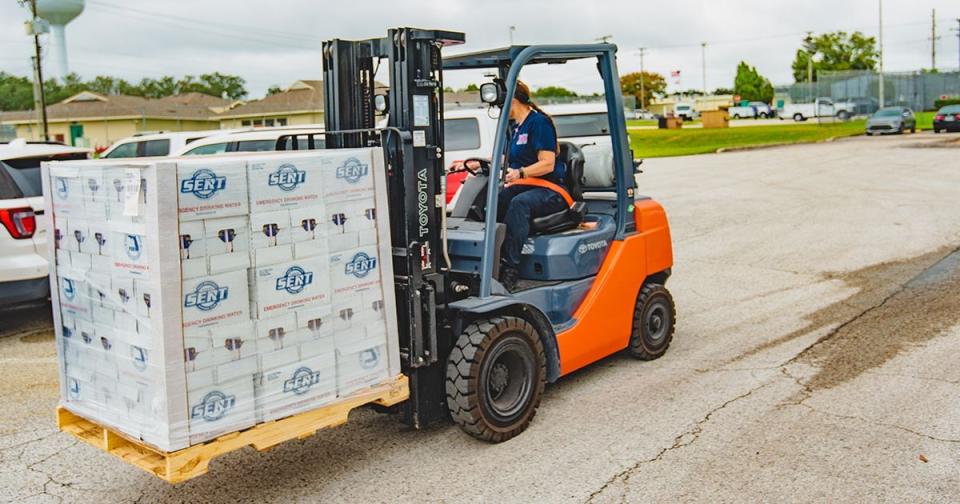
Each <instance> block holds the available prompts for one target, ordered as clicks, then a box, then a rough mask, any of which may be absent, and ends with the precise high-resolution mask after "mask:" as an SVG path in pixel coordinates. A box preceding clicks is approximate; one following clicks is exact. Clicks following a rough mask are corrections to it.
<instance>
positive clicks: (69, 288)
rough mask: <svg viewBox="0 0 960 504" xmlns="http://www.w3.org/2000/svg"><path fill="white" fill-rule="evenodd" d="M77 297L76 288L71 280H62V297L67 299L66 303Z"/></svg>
mask: <svg viewBox="0 0 960 504" xmlns="http://www.w3.org/2000/svg"><path fill="white" fill-rule="evenodd" d="M76 295H77V287H76V286H75V285H74V283H73V280H70V279H69V278H64V279H63V296H64V297H66V298H67V300H68V301H71V300H73V298H74V297H75V296H76Z"/></svg>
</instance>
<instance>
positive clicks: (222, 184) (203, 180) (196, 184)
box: [180, 168, 227, 199]
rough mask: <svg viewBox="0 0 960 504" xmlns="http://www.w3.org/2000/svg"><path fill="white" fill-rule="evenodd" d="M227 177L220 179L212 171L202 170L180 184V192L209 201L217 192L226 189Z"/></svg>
mask: <svg viewBox="0 0 960 504" xmlns="http://www.w3.org/2000/svg"><path fill="white" fill-rule="evenodd" d="M226 187H227V177H220V176H218V175H217V174H216V173H214V172H213V171H212V170H208V169H206V168H201V169H199V170H197V171H195V172H193V175H191V176H190V178H188V179H183V181H182V182H181V183H180V192H181V193H183V194H193V195H194V196H196V197H198V198H200V199H207V198H209V197H211V196H213V195H214V194H216V193H217V191H220V190H223V189H226Z"/></svg>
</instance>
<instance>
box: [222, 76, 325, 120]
mask: <svg viewBox="0 0 960 504" xmlns="http://www.w3.org/2000/svg"><path fill="white" fill-rule="evenodd" d="M217 118H218V119H219V121H220V128H223V129H227V128H243V127H258V126H263V127H270V126H294V125H301V124H323V81H319V80H299V81H297V82H294V83H293V85H291V86H290V87H289V88H287V89H286V90H285V91H282V92H280V93H276V94H273V95H270V96H267V97H264V98H262V99H260V100H251V101H248V102H245V103H241V104H238V105H236V106H234V107H232V108H230V109H229V110H226V111H224V112H223V113H221V114H219V115H218V116H217Z"/></svg>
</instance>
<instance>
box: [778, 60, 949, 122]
mask: <svg viewBox="0 0 960 504" xmlns="http://www.w3.org/2000/svg"><path fill="white" fill-rule="evenodd" d="M883 95H884V105H885V106H893V105H900V106H904V107H910V108H912V109H913V110H918V111H919V110H932V109H934V108H935V105H934V102H935V101H936V100H938V99H940V97H941V96H960V71H957V70H947V71H940V72H937V73H930V72H890V73H884V75H883ZM816 98H830V99H831V100H833V101H834V102H848V103H852V104H853V105H854V106H855V107H856V113H857V114H870V113H873V112H874V111H876V110H877V108H878V107H879V104H880V76H879V75H878V74H877V73H876V72H870V71H866V70H850V71H840V72H826V71H824V72H820V73H819V74H818V75H817V81H816V82H813V83H806V82H799V83H796V84H790V85H786V86H777V87H776V88H775V96H774V103H775V105H776V106H777V108H782V107H783V105H784V104H786V103H812V102H813V101H814V99H816Z"/></svg>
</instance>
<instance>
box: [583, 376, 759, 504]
mask: <svg viewBox="0 0 960 504" xmlns="http://www.w3.org/2000/svg"><path fill="white" fill-rule="evenodd" d="M771 383H773V382H772V381H768V382H766V383H763V384H760V385H758V386H756V387H753V388H751V389H750V390H748V391H746V392H744V393H742V394H740V395H738V396H736V397H734V398H732V399H728V400H727V401H725V402H724V403H723V404H721V405H719V406H717V407H716V408H713V409H711V410H710V411H708V412H707V413H706V414H705V415H704V416H703V417H702V418H700V419H699V420H697V421H696V422H695V423H694V425H693V427H691V428H690V429H688V430H686V431H684V432H682V433H680V434H679V435H677V437H675V438H673V444H671V445H670V446H667V447H665V448H661V449H660V450H659V451H658V452H657V454H656V455H654V456H653V457H651V458H648V459H645V460H639V461H637V462H634V463H633V464H632V465H630V467H627V468H626V469H624V470H622V471H620V472H618V473H617V474H615V475H613V476H612V477H611V478H610V479H608V480H607V481H606V482H604V484H603V485H602V486H601V487H600V488H598V489H597V490H594V491H593V492H592V493H591V494H590V496H589V497H587V500H586V501H584V502H585V503H588V502H593V500H594V499H595V498H597V497H598V496H600V495H601V494H603V492H605V491H606V490H607V489H608V488H610V487H611V486H612V485H614V484H616V483H617V482H618V481H619V482H622V483H623V485H624V486H626V485H627V483H628V482H629V480H630V477H631V476H633V474H634V473H635V472H637V471H638V470H639V469H640V467H641V466H643V465H645V464H650V463H653V462H657V461H659V460H661V459H662V458H663V457H664V456H665V455H666V454H667V453H668V452H671V451H673V450H678V449H680V448H684V447H687V446H690V445H691V444H693V443H695V442H696V441H697V440H698V439H699V438H700V434H701V433H702V432H703V426H704V425H706V424H707V422H709V421H710V419H711V418H712V417H713V415H714V414H715V413H717V412H718V411H720V410H722V409H724V408H726V407H727V406H729V405H731V404H733V403H735V402H737V401H739V400H741V399H744V398H747V397H749V396H750V395H751V394H753V393H754V392H756V391H758V390H760V389H762V388H764V387H766V386H768V385H770V384H771ZM621 497H622V499H621V500H622V501H625V500H624V499H625V498H626V495H625V494H624V495H623V496H621Z"/></svg>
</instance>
